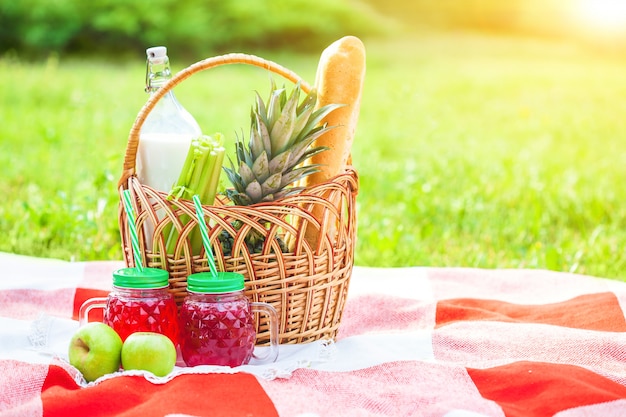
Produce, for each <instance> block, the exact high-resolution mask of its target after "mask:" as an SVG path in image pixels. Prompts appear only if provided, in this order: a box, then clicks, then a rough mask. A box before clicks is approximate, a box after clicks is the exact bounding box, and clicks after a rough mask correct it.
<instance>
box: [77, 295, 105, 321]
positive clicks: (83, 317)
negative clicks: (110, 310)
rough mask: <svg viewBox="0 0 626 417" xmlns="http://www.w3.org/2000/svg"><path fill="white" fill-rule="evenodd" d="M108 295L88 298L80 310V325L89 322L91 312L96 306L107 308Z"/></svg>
mask: <svg viewBox="0 0 626 417" xmlns="http://www.w3.org/2000/svg"><path fill="white" fill-rule="evenodd" d="M107 301H108V297H95V298H90V299H89V300H86V301H85V302H84V303H83V304H82V305H81V306H80V309H79V310H78V325H79V326H81V327H82V326H84V325H85V324H87V323H88V322H89V313H90V312H91V310H93V309H94V308H101V309H103V310H104V309H105V308H106V306H107Z"/></svg>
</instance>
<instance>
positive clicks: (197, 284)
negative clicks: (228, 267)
mask: <svg viewBox="0 0 626 417" xmlns="http://www.w3.org/2000/svg"><path fill="white" fill-rule="evenodd" d="M243 288H244V277H243V275H241V274H238V273H237V272H218V273H217V277H214V276H213V274H212V273H210V272H198V273H195V274H191V275H189V276H188V277H187V290H188V291H191V292H197V293H209V294H219V293H225V292H233V291H241V290H243Z"/></svg>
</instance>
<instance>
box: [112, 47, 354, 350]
mask: <svg viewBox="0 0 626 417" xmlns="http://www.w3.org/2000/svg"><path fill="white" fill-rule="evenodd" d="M226 64H247V65H252V66H256V67H259V68H263V69H265V70H267V71H270V72H272V73H275V74H278V75H280V76H282V77H283V78H285V79H287V80H288V81H290V82H293V83H297V82H300V83H301V86H302V90H303V91H304V92H308V91H309V90H310V86H309V85H308V84H307V83H306V82H305V81H304V80H302V79H301V78H300V77H299V76H297V75H296V74H295V73H293V72H292V71H290V70H288V69H286V68H284V67H282V66H280V65H278V64H276V63H274V62H271V61H268V60H265V59H263V58H259V57H256V56H252V55H246V54H227V55H221V56H217V57H212V58H208V59H205V60H203V61H199V62H197V63H195V64H193V65H191V66H189V67H187V68H186V69H184V70H182V71H180V72H179V73H177V74H176V75H175V76H173V77H172V79H171V80H170V81H169V82H168V83H166V84H165V85H164V86H162V87H161V88H160V89H159V90H158V91H157V92H155V93H154V94H153V95H152V96H151V97H150V99H149V100H148V101H147V102H146V104H145V105H144V106H143V108H142V109H141V110H140V112H139V114H138V115H137V118H136V120H135V122H134V124H133V126H132V128H131V130H130V134H129V138H128V144H127V148H126V154H125V158H124V167H123V172H122V176H121V178H120V181H119V184H118V187H119V192H120V199H121V198H122V193H123V191H124V190H126V189H128V190H129V191H130V194H131V201H132V204H133V206H134V209H135V226H136V229H137V231H138V234H139V244H140V252H141V258H142V261H143V264H144V265H145V266H149V267H154V268H161V269H165V270H167V271H168V272H169V276H170V278H169V282H170V291H171V292H172V293H173V294H174V297H175V299H176V301H177V303H178V304H179V305H180V303H181V302H182V300H183V298H184V297H185V295H186V294H187V292H186V289H187V276H188V275H189V274H192V273H195V272H203V271H208V270H209V267H208V264H207V257H206V253H205V252H204V250H202V252H200V254H199V255H193V254H192V250H191V244H190V239H189V235H190V233H191V232H192V231H193V229H194V228H196V227H198V224H197V222H196V220H195V218H196V217H195V208H194V205H193V202H192V201H189V200H184V201H172V200H168V198H167V193H163V192H159V191H156V190H154V189H153V188H151V187H148V186H146V185H143V184H141V183H140V182H139V180H138V178H137V176H136V174H135V157H136V154H137V147H138V144H139V132H140V129H141V126H142V124H143V123H144V121H145V120H146V117H147V115H148V114H149V113H150V111H151V110H152V109H153V108H154V106H155V105H156V103H157V101H158V100H159V99H160V98H161V97H162V96H163V95H165V93H167V92H168V91H169V90H171V89H172V88H174V87H175V86H176V85H178V84H179V83H181V82H182V81H183V80H185V79H187V78H189V77H190V76H191V75H193V74H195V73H198V72H200V71H204V70H207V69H210V68H214V67H217V66H221V65H226ZM357 192H358V177H357V173H356V171H355V170H354V169H353V168H352V167H348V168H347V169H346V170H345V172H344V173H342V174H341V175H338V176H337V177H335V178H333V179H331V180H329V181H327V182H325V183H322V184H318V185H315V186H312V187H309V188H307V189H305V190H304V191H302V192H301V193H300V194H297V195H293V196H288V197H285V198H283V199H281V200H278V201H274V202H271V203H260V204H255V205H252V206H235V205H233V204H231V203H230V202H229V201H228V200H227V199H226V198H225V197H222V196H220V197H218V199H216V202H215V204H214V205H212V206H211V205H205V206H203V211H204V214H205V219H206V222H207V224H208V228H209V237H210V241H211V244H212V248H213V254H214V255H213V256H214V258H215V262H216V264H217V269H218V270H221V271H232V272H238V273H241V274H243V275H244V277H245V290H244V292H245V294H246V295H247V296H248V297H249V298H250V300H251V301H260V302H266V303H269V304H271V305H272V306H273V307H274V308H275V309H276V310H277V311H278V314H279V340H280V343H303V342H310V341H314V340H318V339H334V337H335V336H336V334H337V331H338V330H339V324H340V322H341V316H342V312H343V308H344V303H345V300H346V296H347V291H348V285H349V282H350V277H351V274H352V267H353V261H354V248H355V240H356V195H357ZM315 206H319V207H317V208H316V212H317V210H321V211H322V213H323V214H322V215H321V216H319V215H316V216H313V215H312V214H311V212H312V211H313V208H314V207H315ZM183 218H184V219H186V220H185V221H181V219H183ZM187 219H191V220H187ZM236 221H238V222H237V224H238V226H239V225H242V226H241V227H237V228H235V227H234V226H233V223H234V222H236ZM170 224H171V225H173V227H174V228H176V230H177V231H178V240H177V242H176V246H175V250H174V252H173V253H167V252H166V250H165V240H164V238H163V233H162V232H163V230H164V229H166V228H168V227H172V226H169V225H170ZM119 225H120V233H121V237H122V247H123V252H124V259H125V261H126V264H127V265H128V266H133V265H134V259H133V251H132V245H131V240H130V235H129V232H128V217H127V215H126V213H125V211H124V209H123V207H122V204H121V203H120V208H119ZM146 225H149V226H151V228H152V229H153V230H154V233H153V235H152V236H148V233H146V232H145V227H144V226H146ZM307 228H309V229H310V228H314V230H315V231H317V233H316V234H317V240H316V241H314V242H311V239H310V238H309V239H308V240H307V239H306V238H305V230H306V229H307ZM253 230H256V231H257V232H259V233H261V234H262V235H263V236H264V237H265V244H264V245H263V249H262V251H261V252H260V253H251V252H250V250H249V249H248V247H247V246H246V243H245V239H246V235H247V234H248V233H250V232H251V231H253ZM309 232H310V230H309ZM225 234H227V235H229V236H231V237H232V239H231V242H232V250H231V251H230V253H225V251H224V250H223V247H222V244H221V241H220V238H223V236H224V235H225ZM285 242H286V243H285ZM286 244H288V250H287V252H285V249H284V247H285V245H286ZM257 333H258V339H257V343H259V344H264V343H267V342H268V341H269V325H268V323H267V319H266V318H265V317H263V316H259V317H258V320H257Z"/></svg>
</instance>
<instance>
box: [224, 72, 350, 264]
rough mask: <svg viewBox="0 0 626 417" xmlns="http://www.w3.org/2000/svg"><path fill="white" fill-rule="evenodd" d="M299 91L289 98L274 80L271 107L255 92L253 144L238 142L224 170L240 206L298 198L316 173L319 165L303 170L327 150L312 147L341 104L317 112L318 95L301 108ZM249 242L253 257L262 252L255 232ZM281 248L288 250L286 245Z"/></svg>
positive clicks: (230, 195)
mask: <svg viewBox="0 0 626 417" xmlns="http://www.w3.org/2000/svg"><path fill="white" fill-rule="evenodd" d="M301 92H302V90H301V86H300V84H299V83H298V84H296V85H295V87H294V89H293V91H292V92H291V94H290V95H289V96H288V95H287V90H286V89H285V88H284V87H283V88H277V87H276V84H275V82H274V80H271V91H270V95H269V99H268V100H267V103H264V102H263V100H262V99H261V97H260V96H259V94H258V93H257V95H256V106H255V107H254V108H253V109H252V111H251V114H250V118H251V128H250V140H249V142H248V144H247V145H246V144H244V141H243V140H242V139H241V138H240V137H239V136H238V137H237V143H236V156H237V164H236V165H235V164H234V163H233V161H232V160H230V165H231V166H230V168H228V167H224V170H225V171H226V174H227V177H228V179H229V180H230V182H231V183H232V185H233V188H232V189H228V190H227V191H226V195H227V196H228V198H229V199H230V200H231V201H233V203H235V204H236V205H242V206H247V205H251V204H256V203H261V202H270V201H274V200H277V199H280V198H283V197H285V196H288V195H292V194H295V193H298V192H300V191H302V189H303V187H296V186H293V184H294V183H296V182H298V181H300V180H301V179H302V178H304V177H306V176H307V175H310V174H312V173H314V172H317V171H318V165H304V162H305V161H306V160H307V159H309V158H310V157H311V156H313V155H316V154H317V153H319V152H322V151H324V150H326V149H327V148H325V147H311V145H312V144H313V142H314V141H315V140H316V139H317V138H318V137H319V136H320V135H322V134H324V133H325V132H326V131H327V130H329V129H331V128H332V127H329V126H327V125H326V124H323V125H321V124H320V122H321V120H322V119H323V118H324V117H325V116H326V115H328V114H329V113H330V112H331V111H333V110H335V109H336V108H338V107H340V106H341V105H339V104H331V105H327V106H324V107H322V108H320V109H317V110H315V104H316V101H317V93H316V91H315V90H312V91H311V92H309V94H308V95H307V96H306V97H305V98H304V99H303V100H302V102H301V103H300V94H301ZM239 226H240V225H239ZM235 227H237V225H235ZM246 243H247V244H248V248H249V249H250V251H251V252H253V253H255V252H260V250H261V249H262V244H263V242H262V239H260V236H258V235H257V236H255V234H254V233H251V234H250V235H249V240H248V241H247V242H246ZM280 243H281V247H283V250H285V248H284V243H283V242H280Z"/></svg>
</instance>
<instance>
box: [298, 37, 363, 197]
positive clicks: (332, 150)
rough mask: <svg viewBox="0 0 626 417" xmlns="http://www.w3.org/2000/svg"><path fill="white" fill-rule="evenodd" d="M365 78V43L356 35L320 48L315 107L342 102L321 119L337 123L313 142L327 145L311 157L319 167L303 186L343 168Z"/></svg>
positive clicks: (324, 121)
mask: <svg viewBox="0 0 626 417" xmlns="http://www.w3.org/2000/svg"><path fill="white" fill-rule="evenodd" d="M364 80H365V46H364V45H363V42H361V40H360V39H359V38H357V37H355V36H345V37H343V38H341V39H339V40H337V41H335V42H333V43H332V44H331V45H329V46H328V47H327V48H326V49H325V50H324V51H323V52H322V55H321V57H320V61H319V64H318V67H317V73H316V75H315V88H316V89H317V107H318V108H320V107H323V106H326V105H328V104H343V105H344V106H343V107H340V108H338V109H336V110H333V111H332V112H330V114H328V115H327V116H326V117H325V118H324V120H323V121H322V123H327V124H328V126H336V127H335V128H333V129H330V130H329V131H328V132H326V133H324V134H323V135H322V136H320V137H319V138H318V139H317V140H316V141H315V143H314V145H313V146H326V147H328V148H329V149H328V150H327V151H324V152H320V153H318V154H317V155H314V156H313V157H312V158H311V163H313V164H320V167H319V169H320V171H319V172H316V173H314V174H311V175H309V176H307V177H306V178H305V184H306V186H312V185H315V184H320V183H322V182H325V181H327V180H329V179H331V178H333V177H335V176H336V175H339V174H341V173H342V172H343V171H344V170H345V168H346V164H347V163H348V161H349V158H350V151H351V148H352V143H353V141H354V134H355V132H356V127H357V122H358V120H359V111H360V107H361V95H362V91H363V82H364Z"/></svg>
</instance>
